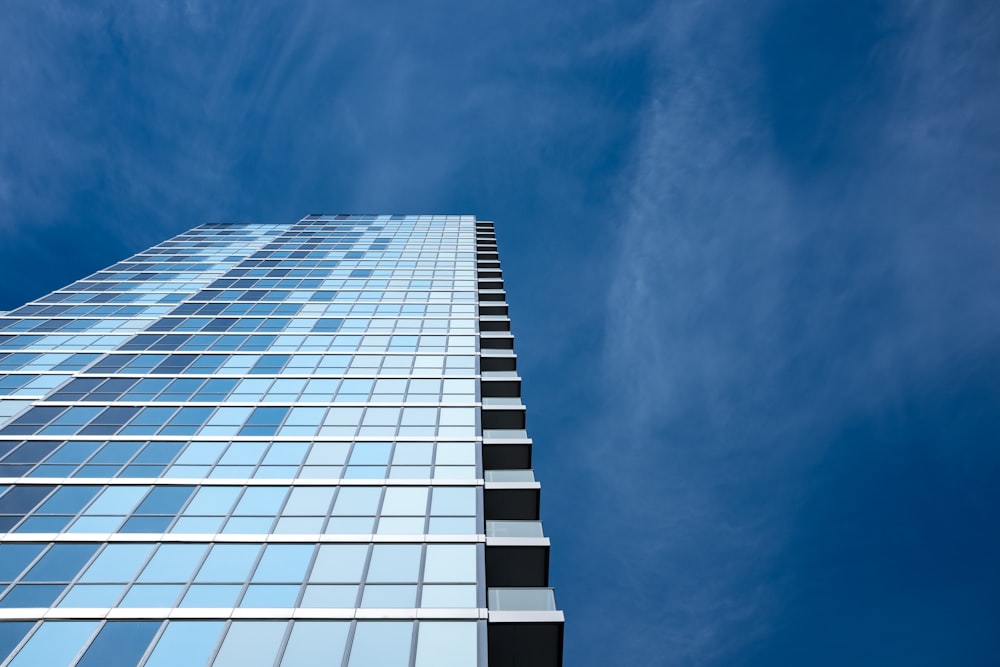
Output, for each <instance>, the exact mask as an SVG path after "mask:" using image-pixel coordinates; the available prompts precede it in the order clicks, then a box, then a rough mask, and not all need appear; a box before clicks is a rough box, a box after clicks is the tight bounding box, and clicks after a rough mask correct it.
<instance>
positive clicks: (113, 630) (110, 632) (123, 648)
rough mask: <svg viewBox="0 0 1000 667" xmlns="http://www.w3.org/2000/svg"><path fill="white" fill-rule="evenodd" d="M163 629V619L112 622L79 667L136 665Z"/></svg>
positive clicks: (103, 630)
mask: <svg viewBox="0 0 1000 667" xmlns="http://www.w3.org/2000/svg"><path fill="white" fill-rule="evenodd" d="M159 629H160V621H109V622H108V623H105V624H104V627H103V628H101V631H100V632H99V633H98V634H97V637H95V638H94V641H93V642H92V643H91V644H90V648H88V649H87V652H86V653H84V654H83V657H82V658H80V661H79V662H78V663H76V667H133V666H134V665H137V664H138V663H139V658H141V657H142V655H143V654H144V653H145V652H146V647H147V646H149V642H150V641H151V640H152V639H153V636H154V635H155V634H156V632H157V630H159Z"/></svg>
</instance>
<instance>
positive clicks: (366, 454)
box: [351, 441, 392, 465]
mask: <svg viewBox="0 0 1000 667" xmlns="http://www.w3.org/2000/svg"><path fill="white" fill-rule="evenodd" d="M391 451H392V443H391V442H363V441H362V442H358V443H355V445H354V451H353V452H351V465H385V464H387V463H388V462H389V453H390V452H391Z"/></svg>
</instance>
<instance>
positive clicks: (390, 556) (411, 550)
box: [367, 544, 422, 583]
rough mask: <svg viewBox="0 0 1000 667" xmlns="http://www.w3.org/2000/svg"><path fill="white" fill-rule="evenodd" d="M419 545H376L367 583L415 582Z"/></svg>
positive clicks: (418, 563)
mask: <svg viewBox="0 0 1000 667" xmlns="http://www.w3.org/2000/svg"><path fill="white" fill-rule="evenodd" d="M421 549H422V547H421V546H420V545H419V544H376V545H375V546H374V547H373V548H372V562H371V565H370V566H369V568H368V577H367V581H371V582H378V583H397V582H398V583H407V582H411V581H413V582H415V581H416V580H417V574H418V571H419V569H420V551H421Z"/></svg>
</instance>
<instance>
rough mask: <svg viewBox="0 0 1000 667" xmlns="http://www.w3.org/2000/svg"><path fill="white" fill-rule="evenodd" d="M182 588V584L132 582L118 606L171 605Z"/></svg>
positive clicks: (154, 606) (148, 606)
mask: <svg viewBox="0 0 1000 667" xmlns="http://www.w3.org/2000/svg"><path fill="white" fill-rule="evenodd" d="M183 589H184V584H134V585H133V586H132V588H130V589H129V591H128V593H126V594H125V597H124V598H123V599H122V601H121V602H119V603H118V606H119V607H132V608H135V607H144V608H156V607H161V608H163V607H173V606H174V604H175V603H176V602H177V597H178V596H179V595H180V593H181V591H182V590H183Z"/></svg>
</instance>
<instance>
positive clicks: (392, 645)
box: [347, 621, 475, 667]
mask: <svg viewBox="0 0 1000 667" xmlns="http://www.w3.org/2000/svg"><path fill="white" fill-rule="evenodd" d="M412 637H413V623H412V622H411V621H358V625H357V629H356V630H355V632H354V641H353V642H352V643H351V659H350V661H349V662H348V663H347V664H348V667H374V666H375V665H377V666H378V667H406V666H407V665H409V664H410V642H411V640H412ZM472 664H475V663H472Z"/></svg>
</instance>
